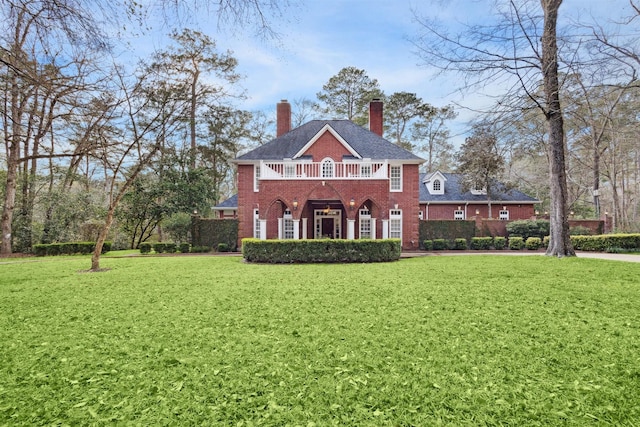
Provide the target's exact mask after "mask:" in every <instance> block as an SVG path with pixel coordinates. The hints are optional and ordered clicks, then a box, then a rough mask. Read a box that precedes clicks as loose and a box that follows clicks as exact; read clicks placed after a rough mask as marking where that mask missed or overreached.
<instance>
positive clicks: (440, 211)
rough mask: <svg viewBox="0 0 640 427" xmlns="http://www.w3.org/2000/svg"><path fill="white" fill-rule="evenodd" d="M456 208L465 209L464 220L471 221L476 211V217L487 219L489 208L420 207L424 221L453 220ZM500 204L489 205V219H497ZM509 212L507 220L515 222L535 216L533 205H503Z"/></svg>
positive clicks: (472, 205) (453, 205) (463, 206)
mask: <svg viewBox="0 0 640 427" xmlns="http://www.w3.org/2000/svg"><path fill="white" fill-rule="evenodd" d="M458 206H459V207H460V209H461V210H463V211H464V210H465V209H466V219H471V218H473V217H474V216H476V209H477V210H478V211H479V214H478V216H479V217H481V218H489V206H487V205H486V204H484V205H481V204H469V205H466V206H465V204H464V203H459V204H456V203H452V204H445V205H440V204H438V205H429V206H428V208H427V206H426V205H425V204H423V205H420V209H421V210H422V212H423V215H424V216H423V218H424V219H431V220H436V219H453V213H454V211H456V210H457V209H458ZM502 206H503V205H501V204H492V205H491V217H492V218H494V219H497V218H498V217H499V214H500V210H501V209H502ZM504 206H505V207H506V208H507V210H508V211H509V219H510V220H517V219H531V218H532V217H533V216H535V208H534V206H533V204H528V205H527V204H520V205H504Z"/></svg>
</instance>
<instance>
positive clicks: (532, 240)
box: [524, 237, 542, 251]
mask: <svg viewBox="0 0 640 427" xmlns="http://www.w3.org/2000/svg"><path fill="white" fill-rule="evenodd" d="M524 246H525V247H526V248H527V249H528V250H530V251H537V250H538V249H540V248H541V247H542V239H541V238H539V237H529V238H528V239H527V240H526V241H525V242H524Z"/></svg>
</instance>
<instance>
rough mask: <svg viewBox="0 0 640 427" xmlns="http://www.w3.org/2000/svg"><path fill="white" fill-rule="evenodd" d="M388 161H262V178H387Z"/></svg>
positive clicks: (297, 179)
mask: <svg viewBox="0 0 640 427" xmlns="http://www.w3.org/2000/svg"><path fill="white" fill-rule="evenodd" d="M387 166H388V163H387V162H346V163H338V162H329V161H323V162H268V161H267V162H265V161H263V162H261V163H260V179H261V180H296V181H299V180H305V179H308V180H314V179H322V180H332V179H354V180H355V179H358V180H363V179H364V180H369V179H387V178H388V169H389V168H388V167H387Z"/></svg>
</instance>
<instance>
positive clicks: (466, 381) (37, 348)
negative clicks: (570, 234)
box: [0, 255, 640, 426]
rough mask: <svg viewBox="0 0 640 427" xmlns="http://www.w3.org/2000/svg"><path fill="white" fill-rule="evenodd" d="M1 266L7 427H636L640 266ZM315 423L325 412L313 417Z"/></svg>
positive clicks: (466, 260) (459, 262)
mask: <svg viewBox="0 0 640 427" xmlns="http://www.w3.org/2000/svg"><path fill="white" fill-rule="evenodd" d="M88 266H89V260H88V258H86V257H81V258H77V257H76V258H65V257H62V258H61V257H58V258H41V259H37V260H34V259H28V260H11V263H6V264H2V265H0V344H1V349H0V364H1V365H0V425H5V424H6V425H44V424H61V425H63V424H69V425H87V424H91V423H95V424H98V425H107V424H113V423H123V424H127V423H132V424H140V425H167V424H175V425H202V424H210V425H332V424H336V425H376V426H378V425H436V424H448V425H506V424H509V425H576V426H584V425H590V424H593V425H596V424H598V423H599V422H600V423H603V424H612V425H629V426H631V425H634V423H635V422H637V420H638V419H640V403H639V402H638V398H637V397H638V396H639V395H640V311H639V310H638V307H640V292H639V290H640V279H638V278H639V277H640V265H639V264H636V263H621V262H611V261H603V260H594V259H562V260H558V259H555V258H547V257H543V256H536V257H526V256H510V257H503V256H484V255H476V256H457V257H419V258H412V259H403V260H401V261H398V262H394V263H384V264H349V265H334V264H331V265H253V264H247V263H244V262H243V260H242V258H240V257H153V258H151V257H149V258H145V257H135V258H109V257H105V258H104V259H103V261H102V266H103V267H107V268H110V270H109V271H107V272H104V273H79V271H80V270H84V269H87V268H88ZM314 423H315V424H314Z"/></svg>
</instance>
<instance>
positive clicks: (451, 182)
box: [419, 173, 539, 203]
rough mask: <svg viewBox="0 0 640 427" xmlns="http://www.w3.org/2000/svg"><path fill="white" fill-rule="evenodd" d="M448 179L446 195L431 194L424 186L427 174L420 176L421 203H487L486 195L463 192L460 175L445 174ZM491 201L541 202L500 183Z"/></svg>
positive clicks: (445, 185) (445, 186)
mask: <svg viewBox="0 0 640 427" xmlns="http://www.w3.org/2000/svg"><path fill="white" fill-rule="evenodd" d="M442 175H443V176H444V177H445V178H446V180H447V181H446V182H445V183H444V194H430V193H429V191H428V190H427V186H426V185H425V184H424V182H423V181H424V178H425V177H426V176H427V174H424V173H421V174H420V197H419V198H420V203H425V202H434V203H447V202H480V203H483V202H486V201H487V195H486V194H472V193H471V192H470V191H464V192H463V191H462V188H461V187H462V185H461V183H460V178H461V175H460V174H455V173H443V174H442ZM491 200H492V201H493V202H496V203H499V202H505V203H514V202H522V203H537V202H539V200H536V199H535V198H533V197H531V196H527V195H526V194H524V193H523V192H521V191H519V190H516V189H513V188H507V187H506V186H505V185H504V184H503V183H501V182H498V183H496V185H495V186H494V187H493V188H492V189H491Z"/></svg>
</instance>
